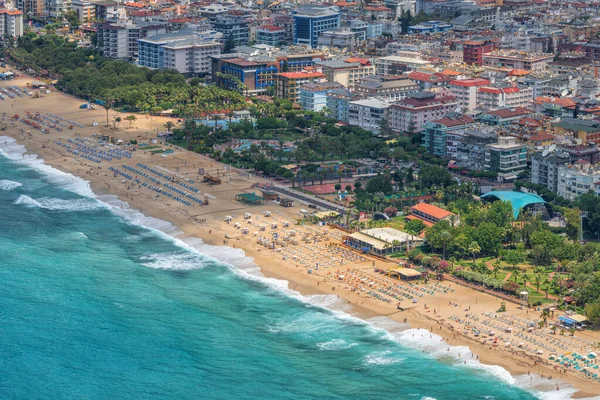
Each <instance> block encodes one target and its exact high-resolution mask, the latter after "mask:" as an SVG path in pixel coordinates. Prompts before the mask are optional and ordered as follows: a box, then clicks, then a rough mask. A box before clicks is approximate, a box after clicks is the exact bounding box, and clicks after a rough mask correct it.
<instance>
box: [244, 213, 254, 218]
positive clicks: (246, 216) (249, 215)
mask: <svg viewBox="0 0 600 400" xmlns="http://www.w3.org/2000/svg"><path fill="white" fill-rule="evenodd" d="M250 218H252V214H250V213H244V219H250Z"/></svg>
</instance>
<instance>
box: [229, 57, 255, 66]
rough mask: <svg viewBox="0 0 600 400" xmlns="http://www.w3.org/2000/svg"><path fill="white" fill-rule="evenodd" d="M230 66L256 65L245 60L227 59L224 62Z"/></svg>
mask: <svg viewBox="0 0 600 400" xmlns="http://www.w3.org/2000/svg"><path fill="white" fill-rule="evenodd" d="M225 61H226V62H228V63H230V64H235V65H239V66H241V67H249V66H251V65H256V63H255V62H254V61H249V60H245V59H243V58H229V59H226V60H225Z"/></svg>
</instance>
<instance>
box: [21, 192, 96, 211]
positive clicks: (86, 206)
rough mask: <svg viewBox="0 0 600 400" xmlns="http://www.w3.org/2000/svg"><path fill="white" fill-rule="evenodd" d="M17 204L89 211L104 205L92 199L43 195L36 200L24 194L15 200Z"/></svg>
mask: <svg viewBox="0 0 600 400" xmlns="http://www.w3.org/2000/svg"><path fill="white" fill-rule="evenodd" d="M15 204H20V205H24V206H26V207H37V208H43V209H45V210H51V211H89V210H95V209H98V208H100V207H102V206H101V204H100V203H99V202H96V201H93V200H90V199H72V200H66V199H55V198H51V197H42V198H39V199H37V200H36V199H32V198H31V197H29V196H27V195H24V194H22V195H20V196H19V198H18V199H17V200H16V201H15Z"/></svg>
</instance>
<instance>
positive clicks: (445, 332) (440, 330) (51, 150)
mask: <svg viewBox="0 0 600 400" xmlns="http://www.w3.org/2000/svg"><path fill="white" fill-rule="evenodd" d="M2 126H4V127H6V128H7V129H6V131H5V132H0V135H7V136H10V137H13V138H14V139H15V140H16V141H17V143H19V144H21V145H23V146H25V148H26V149H27V153H33V154H36V155H38V156H39V158H40V159H42V160H44V163H45V164H46V165H48V166H51V167H53V168H56V169H58V170H60V171H63V172H66V173H70V174H73V175H74V176H78V177H80V178H82V179H84V180H85V181H87V182H88V183H89V186H90V188H91V190H92V191H93V192H94V193H95V194H96V196H103V195H114V196H116V197H117V198H118V199H120V200H121V201H124V202H126V203H128V205H129V206H130V208H132V209H135V210H137V211H139V212H141V213H143V214H144V215H146V216H149V217H153V218H157V219H160V220H164V221H167V222H169V223H171V224H173V226H175V227H177V228H178V229H179V230H181V231H182V232H183V235H184V236H185V237H188V238H199V239H201V240H202V241H203V243H205V244H207V245H211V246H222V245H223V243H221V241H222V240H223V239H222V237H223V235H218V234H219V233H220V234H224V233H226V232H225V229H224V228H223V227H222V226H221V225H219V224H217V223H216V220H214V215H215V214H219V213H220V214H222V213H223V211H222V210H221V211H214V212H211V213H208V214H202V213H200V214H199V215H198V216H199V217H205V219H206V221H207V222H206V223H203V224H201V225H199V224H197V223H194V222H193V221H190V217H191V216H190V215H189V213H187V212H186V211H185V209H182V208H180V207H176V206H173V205H171V206H169V204H168V203H167V200H161V201H151V200H149V199H148V196H138V195H137V194H136V193H135V191H130V190H131V189H130V188H127V187H125V186H124V185H118V184H117V185H115V183H114V182H115V179H114V178H113V177H112V174H111V173H110V172H108V171H107V170H106V168H107V164H106V163H103V164H101V167H102V168H101V169H97V168H92V167H90V165H89V164H87V163H86V162H85V161H84V160H81V159H76V158H75V157H73V156H72V155H69V154H66V153H64V152H63V151H61V149H60V148H58V147H55V146H46V144H48V140H50V141H51V140H54V139H57V138H58V137H59V136H60V137H65V136H67V135H69V133H67V132H61V133H60V134H57V133H52V134H51V135H43V134H40V133H39V132H34V133H33V135H31V137H29V138H25V137H24V135H22V134H20V133H19V132H18V128H19V127H20V126H19V125H16V126H15V127H14V128H13V127H11V126H9V125H8V124H7V123H6V121H5V122H4V123H3V124H2ZM72 134H74V133H72ZM183 153H184V152H183V151H180V150H176V152H175V155H180V154H183ZM94 167H97V166H96V165H94ZM94 172H95V173H94ZM117 180H118V179H117ZM229 207H233V205H230V206H229ZM232 209H234V210H245V208H244V207H237V208H232ZM251 210H252V209H251ZM328 229H330V228H328ZM210 232H213V233H210ZM232 244H233V247H234V248H236V249H241V250H242V251H243V252H244V254H245V255H246V257H249V258H251V259H252V261H253V262H254V264H255V265H257V267H258V268H259V269H260V272H261V273H262V274H263V275H264V276H265V277H267V278H275V279H280V280H285V281H287V282H288V288H290V289H293V290H296V291H298V292H299V293H300V294H302V295H303V296H307V295H314V294H326V295H332V294H335V295H338V296H339V298H340V299H343V300H345V301H347V303H348V304H349V305H350V306H351V307H352V311H351V312H349V313H351V314H352V315H353V316H355V317H357V318H361V319H363V320H366V319H368V318H371V317H375V316H385V317H388V318H390V319H392V320H393V321H396V322H400V323H403V322H404V320H405V319H406V322H407V323H408V324H410V327H411V328H417V329H425V330H427V331H429V330H432V331H433V333H435V334H436V335H439V336H441V337H442V338H443V339H444V342H445V343H447V344H448V345H449V346H468V347H469V349H470V351H471V352H472V353H474V354H476V355H478V357H479V361H480V362H481V363H482V364H485V365H489V366H495V365H497V366H500V367H502V368H504V369H505V370H506V371H508V372H509V373H510V374H511V376H513V378H514V377H518V376H523V375H527V374H528V373H531V374H536V375H539V376H548V375H552V376H553V377H554V378H555V379H553V380H552V381H549V382H550V383H552V384H553V383H554V382H556V381H557V380H559V381H561V382H564V383H568V384H571V385H573V386H574V387H575V388H576V389H578V391H577V392H576V393H575V394H574V395H573V396H572V397H573V398H582V397H593V396H595V395H596V394H597V393H600V384H598V383H595V382H592V381H588V380H585V379H583V378H581V377H579V376H575V375H573V374H572V373H567V374H564V375H559V374H558V373H557V371H556V370H554V369H553V368H552V367H551V366H549V365H546V364H538V365H532V362H533V359H532V357H530V356H527V357H523V356H522V355H519V354H511V353H509V352H506V351H503V350H494V349H493V348H492V347H489V346H485V345H483V344H482V343H480V342H478V341H476V340H474V339H473V338H471V337H466V336H463V335H461V334H456V332H454V331H452V330H451V329H450V328H449V327H448V326H447V325H446V324H443V323H441V322H440V321H439V320H438V319H435V318H432V317H431V315H432V314H427V313H426V312H421V311H420V310H422V308H421V306H420V305H419V309H417V308H413V309H410V310H407V311H399V310H397V309H396V308H395V306H393V305H383V304H381V303H377V302H376V301H373V300H368V299H366V298H364V296H363V297H360V295H359V294H356V293H353V292H351V291H344V290H343V288H342V286H343V285H342V284H340V282H337V281H335V280H334V281H331V280H329V278H328V277H327V276H326V275H321V274H318V273H316V274H314V275H308V274H306V272H305V271H304V270H303V269H302V268H298V266H296V267H294V266H293V265H291V264H293V263H291V262H289V261H288V262H285V260H281V259H278V257H273V254H274V253H272V252H268V251H264V252H261V250H262V249H257V248H256V246H252V245H246V244H245V243H244V241H243V240H236V241H235V242H234V243H232ZM364 268H370V267H369V266H366V267H364ZM319 283H323V284H319ZM453 285H454V284H453ZM473 293H475V292H474V291H473ZM478 296H484V295H482V294H480V295H478ZM490 297H491V296H490ZM496 300H497V301H498V302H499V300H498V299H496ZM490 301H492V300H490ZM461 308H462V306H461ZM456 311H460V310H456Z"/></svg>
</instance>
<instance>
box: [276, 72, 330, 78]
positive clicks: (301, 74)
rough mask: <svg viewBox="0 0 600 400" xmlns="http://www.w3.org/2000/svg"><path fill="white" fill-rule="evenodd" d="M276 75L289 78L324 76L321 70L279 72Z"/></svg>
mask: <svg viewBox="0 0 600 400" xmlns="http://www.w3.org/2000/svg"><path fill="white" fill-rule="evenodd" d="M278 75H279V76H283V77H284V78H289V79H301V78H322V77H324V76H325V74H322V73H321V72H281V73H280V74H278Z"/></svg>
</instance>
